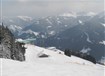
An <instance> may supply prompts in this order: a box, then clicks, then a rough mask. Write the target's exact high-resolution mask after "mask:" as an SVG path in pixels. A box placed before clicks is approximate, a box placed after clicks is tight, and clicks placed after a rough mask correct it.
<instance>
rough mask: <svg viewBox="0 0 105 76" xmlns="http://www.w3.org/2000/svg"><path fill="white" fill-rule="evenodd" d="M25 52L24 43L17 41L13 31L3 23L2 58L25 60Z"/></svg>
mask: <svg viewBox="0 0 105 76" xmlns="http://www.w3.org/2000/svg"><path fill="white" fill-rule="evenodd" d="M24 53H25V47H24V43H19V42H15V37H14V36H13V34H12V33H11V31H10V30H9V29H8V28H7V27H4V26H3V24H2V25H1V26H0V58H7V59H13V60H19V61H24V60H25V56H24Z"/></svg>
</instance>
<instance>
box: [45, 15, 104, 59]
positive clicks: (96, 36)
mask: <svg viewBox="0 0 105 76" xmlns="http://www.w3.org/2000/svg"><path fill="white" fill-rule="evenodd" d="M104 24H105V22H104V13H100V14H98V15H96V16H94V17H93V18H92V19H91V20H89V21H87V22H84V23H80V24H78V25H77V26H75V27H73V28H69V29H67V30H65V31H63V32H61V33H60V34H57V35H55V36H52V37H49V38H48V39H46V40H45V45H46V46H47V47H49V46H55V47H57V48H59V49H63V50H65V49H71V50H73V51H82V52H84V53H88V54H90V55H92V56H93V57H95V58H96V59H97V61H98V60H100V59H101V58H102V57H104V55H105V44H104V41H105V26H104Z"/></svg>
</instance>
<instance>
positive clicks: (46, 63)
mask: <svg viewBox="0 0 105 76" xmlns="http://www.w3.org/2000/svg"><path fill="white" fill-rule="evenodd" d="M25 47H27V49H26V54H25V56H26V61H25V62H19V61H13V60H9V59H1V60H2V76H104V69H105V67H104V66H101V65H99V64H96V65H95V64H93V63H91V62H89V61H86V60H83V59H81V58H78V57H75V56H71V57H68V56H65V55H64V54H63V53H61V54H60V53H58V52H56V51H51V50H48V49H45V48H41V47H38V46H35V45H30V44H27V45H26V46H25ZM40 53H44V54H47V55H49V57H47V58H39V57H38V54H40ZM0 68H1V67H0Z"/></svg>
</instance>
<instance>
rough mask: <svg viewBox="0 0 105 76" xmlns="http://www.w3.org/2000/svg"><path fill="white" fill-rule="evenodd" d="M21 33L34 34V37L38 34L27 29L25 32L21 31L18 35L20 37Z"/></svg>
mask: <svg viewBox="0 0 105 76" xmlns="http://www.w3.org/2000/svg"><path fill="white" fill-rule="evenodd" d="M23 33H27V34H34V35H35V36H38V35H39V32H35V31H32V30H31V29H29V30H27V31H21V32H20V33H19V34H18V35H22V34H23Z"/></svg>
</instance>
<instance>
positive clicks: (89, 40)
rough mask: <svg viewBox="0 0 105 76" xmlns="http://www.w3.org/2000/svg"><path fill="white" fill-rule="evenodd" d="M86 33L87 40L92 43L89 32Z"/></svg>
mask: <svg viewBox="0 0 105 76" xmlns="http://www.w3.org/2000/svg"><path fill="white" fill-rule="evenodd" d="M85 35H86V36H87V42H89V43H92V41H91V40H90V38H89V35H88V33H86V32H85Z"/></svg>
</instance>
